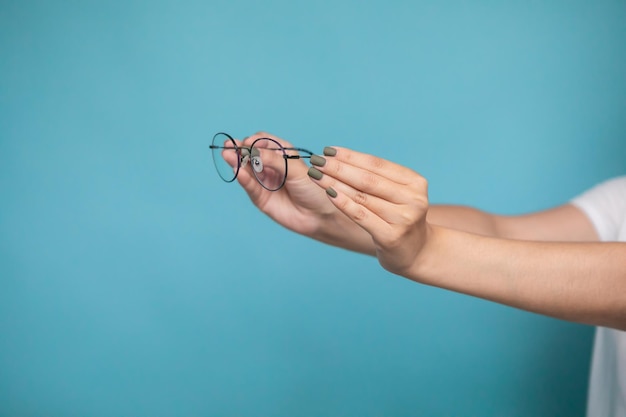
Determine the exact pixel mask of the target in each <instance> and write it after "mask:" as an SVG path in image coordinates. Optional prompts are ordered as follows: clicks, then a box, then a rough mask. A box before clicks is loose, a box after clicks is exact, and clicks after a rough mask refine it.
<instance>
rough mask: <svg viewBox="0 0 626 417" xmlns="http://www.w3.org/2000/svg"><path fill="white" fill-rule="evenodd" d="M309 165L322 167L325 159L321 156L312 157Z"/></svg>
mask: <svg viewBox="0 0 626 417" xmlns="http://www.w3.org/2000/svg"><path fill="white" fill-rule="evenodd" d="M311 165H315V166H318V167H323V166H324V165H326V159H324V157H322V156H317V155H313V156H312V157H311Z"/></svg>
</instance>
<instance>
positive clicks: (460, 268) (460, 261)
mask: <svg viewBox="0 0 626 417" xmlns="http://www.w3.org/2000/svg"><path fill="white" fill-rule="evenodd" d="M402 275H404V276H406V277H407V278H411V279H413V280H415V281H418V282H421V283H424V284H428V285H433V286H437V287H442V288H446V289H448V290H452V291H457V292H461V293H465V294H468V295H473V296H476V297H480V298H484V299H488V300H492V301H495V302H498V303H501V304H506V305H509V306H513V307H517V308H521V309H524V310H528V311H533V312H536V313H539V314H545V315H549V316H552V317H557V318H560V319H564V320H570V321H575V322H581V323H587V324H593V325H602V326H608V327H614V328H619V329H622V330H626V244H625V243H556V242H530V241H515V240H504V239H494V238H490V237H485V236H479V235H476V234H469V233H464V232H459V231H455V230H452V229H448V228H443V227H439V226H431V227H430V228H429V238H428V243H427V244H426V245H425V246H424V249H423V250H422V252H421V253H420V256H419V258H418V260H417V262H416V263H415V264H414V265H413V267H412V268H411V269H410V270H408V271H406V273H402Z"/></svg>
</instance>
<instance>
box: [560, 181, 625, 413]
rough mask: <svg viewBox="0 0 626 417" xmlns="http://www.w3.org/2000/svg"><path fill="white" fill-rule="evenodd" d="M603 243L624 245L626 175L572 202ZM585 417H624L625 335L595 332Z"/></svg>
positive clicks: (611, 331) (602, 328)
mask: <svg viewBox="0 0 626 417" xmlns="http://www.w3.org/2000/svg"><path fill="white" fill-rule="evenodd" d="M572 204H574V205H575V206H576V207H578V208H579V209H581V210H582V211H583V212H584V213H585V214H586V215H587V216H588V217H589V219H590V220H591V222H592V223H593V225H594V226H595V228H596V230H597V232H598V235H599V236H600V239H601V240H603V241H621V242H626V176H624V177H618V178H614V179H611V180H608V181H606V182H604V183H602V184H599V185H597V186H595V187H594V188H592V189H591V190H589V191H587V192H585V193H583V194H582V195H580V196H578V197H576V198H575V199H573V200H572ZM587 416H588V417H626V332H622V331H619V330H615V329H608V328H605V327H598V328H597V329H596V335H595V342H594V346H593V358H592V361H591V376H590V379H589V397H588V399H587Z"/></svg>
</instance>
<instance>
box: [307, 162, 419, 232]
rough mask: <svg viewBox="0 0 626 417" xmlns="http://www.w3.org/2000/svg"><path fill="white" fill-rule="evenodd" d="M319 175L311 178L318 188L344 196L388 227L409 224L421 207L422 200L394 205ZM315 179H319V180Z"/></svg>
mask: <svg viewBox="0 0 626 417" xmlns="http://www.w3.org/2000/svg"><path fill="white" fill-rule="evenodd" d="M312 169H315V168H312ZM319 174H321V177H319ZM319 174H314V177H311V179H312V180H313V182H315V183H317V185H318V186H319V187H320V188H322V189H324V190H328V189H333V190H334V191H335V192H336V193H337V194H343V195H346V196H347V197H348V198H350V199H351V200H352V201H354V202H355V203H356V204H358V205H361V206H363V207H365V208H367V209H368V210H369V211H371V212H372V213H374V214H376V215H377V216H378V217H380V218H381V219H382V220H384V221H385V222H386V223H388V224H390V225H397V224H407V223H410V222H411V221H413V220H414V216H413V214H415V213H419V211H420V209H421V208H422V207H423V204H422V201H423V200H419V199H407V201H409V202H408V203H395V202H391V201H389V200H385V199H383V198H380V197H378V196H375V195H371V194H368V193H366V192H363V191H361V190H357V189H355V188H354V187H352V186H350V185H348V184H346V183H343V182H340V181H338V180H336V179H335V178H333V177H331V176H329V175H324V174H323V173H321V172H319ZM315 177H319V179H316V178H315ZM327 192H328V191H327ZM400 192H408V191H407V190H406V189H405V190H400ZM331 193H332V192H331ZM329 195H330V194H329ZM331 197H332V195H331Z"/></svg>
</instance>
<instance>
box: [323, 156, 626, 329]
mask: <svg viewBox="0 0 626 417" xmlns="http://www.w3.org/2000/svg"><path fill="white" fill-rule="evenodd" d="M337 151H338V152H337V154H336V156H335V157H333V158H328V161H327V163H326V164H325V165H324V166H321V167H319V168H320V171H322V172H323V174H324V175H323V176H322V177H321V178H320V179H319V180H314V182H315V183H317V184H318V185H319V186H320V187H321V188H322V189H328V188H329V187H330V188H332V190H333V192H331V193H330V194H332V195H335V197H331V198H330V201H332V203H333V204H334V205H335V207H337V208H338V209H339V210H340V211H341V212H342V213H344V214H345V215H346V216H347V217H349V218H350V219H352V221H354V222H355V224H357V225H359V226H360V227H361V228H363V229H364V230H365V231H366V232H367V233H368V234H369V235H370V236H371V237H372V242H373V244H374V248H375V253H376V256H377V257H378V260H379V262H380V263H381V265H382V266H383V267H384V268H386V269H388V270H389V271H391V272H393V273H396V274H399V275H402V276H405V277H407V278H410V279H412V280H415V281H417V282H421V283H425V284H428V285H434V286H438V287H442V288H446V289H449V290H453V291H458V292H462V293H465V294H469V295H473V296H476V297H481V298H485V299H488V300H492V301H496V302H499V303H502V304H506V305H510V306H513V307H517V308H521V309H525V310H529V311H534V312H537V313H540V314H545V315H550V316H553V317H558V318H561V319H565V320H572V321H577V322H582V323H588V324H594V325H603V326H610V327H615V328H620V329H626V244H624V243H599V242H591V243H575V242H569V243H568V242H540V241H529V240H513V239H511V238H516V239H524V238H529V237H534V238H535V239H537V240H541V239H543V240H557V239H558V240H563V241H565V240H570V241H575V240H586V239H590V240H596V239H597V236H596V234H595V232H594V230H593V227H592V226H591V224H590V223H589V221H588V220H586V218H585V216H584V215H583V214H582V213H581V212H580V211H579V210H578V209H576V208H574V207H573V206H570V205H566V206H562V207H560V208H557V209H553V210H549V211H547V212H542V213H537V214H534V215H529V216H521V217H517V218H506V217H500V216H491V215H488V214H485V213H482V212H479V211H475V210H473V209H468V208H459V207H450V206H447V207H435V208H433V209H432V212H431V213H430V214H429V215H428V217H427V212H429V206H428V197H427V184H426V181H425V179H424V178H422V177H421V176H419V175H418V174H417V173H415V172H413V171H411V170H409V169H408V168H405V167H402V166H399V165H396V164H393V163H391V162H388V161H384V160H381V159H379V158H375V157H373V156H370V155H364V154H360V153H357V152H354V151H350V150H348V149H344V148H337ZM460 214H464V215H463V216H460ZM561 216H563V218H564V219H565V220H559V221H557V220H556V217H558V218H559V219H562V218H561ZM460 218H463V219H471V218H473V221H467V220H458V219H460ZM459 222H460V223H459ZM436 223H439V224H436ZM551 223H554V224H551ZM442 224H443V225H442ZM458 229H465V230H468V231H470V232H473V233H467V232H463V231H460V230H458ZM494 236H495V237H494Z"/></svg>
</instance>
